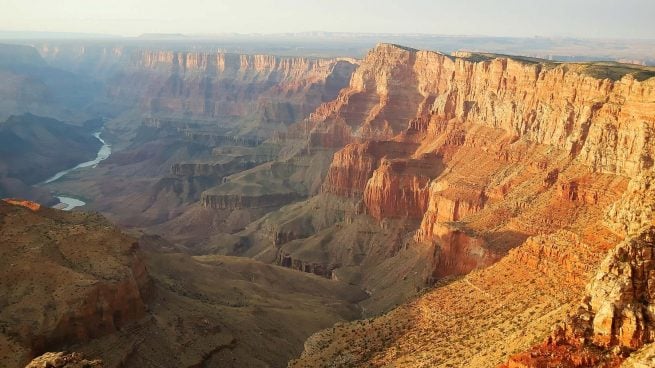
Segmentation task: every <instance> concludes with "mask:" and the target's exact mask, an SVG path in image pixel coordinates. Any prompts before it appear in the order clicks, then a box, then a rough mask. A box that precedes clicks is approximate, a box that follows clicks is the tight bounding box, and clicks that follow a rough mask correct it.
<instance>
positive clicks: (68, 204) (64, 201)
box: [41, 132, 111, 211]
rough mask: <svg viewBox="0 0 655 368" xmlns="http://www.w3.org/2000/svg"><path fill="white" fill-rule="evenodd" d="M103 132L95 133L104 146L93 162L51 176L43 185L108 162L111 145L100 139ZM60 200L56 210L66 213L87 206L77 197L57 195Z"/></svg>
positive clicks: (83, 163)
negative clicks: (79, 170)
mask: <svg viewBox="0 0 655 368" xmlns="http://www.w3.org/2000/svg"><path fill="white" fill-rule="evenodd" d="M100 133H101V132H95V133H93V136H94V137H96V138H97V139H98V140H99V141H100V143H102V146H101V147H100V149H99V150H98V154H97V155H96V158H95V159H93V160H91V161H86V162H82V163H81V164H78V165H77V166H75V167H72V168H70V169H66V170H62V171H60V172H58V173H56V174H55V175H53V176H51V177H50V178H48V179H47V180H46V181H44V182H43V183H41V184H48V183H52V182H53V181H56V180H59V179H61V178H63V177H64V176H66V174H68V173H70V172H72V171H75V170H77V169H82V168H85V167H92V168H93V167H96V166H98V164H99V163H100V162H101V161H104V160H106V159H107V158H108V157H109V156H110V155H111V145H109V144H108V143H107V142H105V141H104V140H103V139H102V138H101V137H100ZM56 197H57V198H58V199H59V202H60V203H59V204H58V205H56V206H55V207H56V208H59V209H62V210H64V211H70V210H72V209H73V208H75V207H81V206H84V205H85V204H86V202H84V201H83V200H81V199H79V198H75V197H70V196H63V195H57V196H56Z"/></svg>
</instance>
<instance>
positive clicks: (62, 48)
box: [39, 44, 354, 133]
mask: <svg viewBox="0 0 655 368" xmlns="http://www.w3.org/2000/svg"><path fill="white" fill-rule="evenodd" d="M39 51H40V53H41V55H42V56H43V57H44V58H45V59H46V60H48V61H49V62H51V63H53V64H54V65H58V66H62V67H66V68H68V69H70V70H73V71H76V72H79V73H82V74H85V75H93V76H96V77H99V78H100V79H101V80H102V81H104V83H105V88H106V94H107V103H108V104H109V105H111V106H114V107H116V108H120V109H124V108H126V107H136V108H138V110H139V111H140V112H141V113H143V114H145V115H148V116H154V117H166V118H186V119H189V118H196V119H204V120H211V121H216V120H218V121H220V122H221V123H223V124H227V123H234V120H240V123H241V125H244V124H245V123H248V124H250V126H249V127H248V128H250V130H252V128H253V127H257V126H259V125H263V126H266V125H268V124H273V125H279V124H289V123H294V122H296V121H300V120H302V118H303V117H304V116H305V115H307V114H309V113H310V112H312V111H313V110H314V109H315V108H316V107H317V106H318V105H319V104H321V103H322V102H326V101H330V100H332V99H333V98H334V97H335V96H336V95H337V93H338V92H339V90H340V89H341V88H342V87H344V86H345V85H347V83H348V81H349V80H350V75H351V73H352V71H353V69H354V64H353V63H352V62H350V61H346V60H344V59H320V58H307V57H281V56H273V55H239V54H226V53H216V52H213V53H212V52H194V51H173V50H170V49H165V48H164V49H157V48H149V47H128V46H117V47H109V46H106V47H104V46H100V45H91V46H88V47H87V46H81V45H73V44H72V45H47V44H46V45H41V46H40V48H39ZM239 128H241V131H240V132H241V133H245V132H248V130H249V129H248V128H244V127H239V126H237V130H238V129H239Z"/></svg>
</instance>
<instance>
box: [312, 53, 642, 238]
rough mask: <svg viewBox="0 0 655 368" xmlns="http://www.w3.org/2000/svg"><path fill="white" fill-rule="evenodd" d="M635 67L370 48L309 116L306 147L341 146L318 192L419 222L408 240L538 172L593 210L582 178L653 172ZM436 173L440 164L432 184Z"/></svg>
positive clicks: (589, 187)
mask: <svg viewBox="0 0 655 368" xmlns="http://www.w3.org/2000/svg"><path fill="white" fill-rule="evenodd" d="M638 71H639V70H638V69H637V68H636V67H635V69H631V67H630V66H627V67H621V68H619V67H615V68H612V67H611V66H605V65H592V64H556V63H551V62H548V61H545V60H539V59H530V58H521V57H506V56H500V55H489V54H471V53H459V54H457V55H456V56H448V55H444V54H440V53H437V52H430V51H418V50H413V49H409V48H405V47H400V46H396V45H388V44H381V45H378V46H377V47H376V48H375V49H373V50H371V51H370V52H369V53H368V55H367V56H366V57H365V58H364V60H363V61H362V63H361V65H360V66H359V67H358V68H357V70H356V71H355V73H354V74H353V77H352V79H351V82H350V86H349V87H347V88H344V89H343V90H342V91H341V92H340V94H339V96H338V97H337V99H336V100H334V101H332V102H329V103H326V104H323V105H322V106H321V107H319V108H318V109H317V110H316V112H315V113H313V114H312V115H311V116H310V118H309V119H308V124H311V125H312V134H314V136H322V137H323V138H321V139H312V138H311V137H310V144H315V145H320V144H322V143H326V145H328V146H329V145H332V144H335V142H336V143H337V144H346V143H350V144H348V145H347V146H346V147H345V148H343V149H342V150H341V151H339V152H337V153H336V154H335V156H334V160H333V163H332V165H331V167H330V169H329V171H328V175H327V178H326V181H325V183H324V191H327V192H330V193H335V194H339V195H343V196H350V195H353V194H361V193H363V198H364V203H365V204H366V207H367V209H368V212H369V213H371V214H372V215H373V216H374V217H376V218H378V219H381V218H384V217H389V218H394V217H399V216H409V217H414V218H418V219H421V220H422V225H421V227H420V230H419V232H418V235H417V238H418V239H419V240H425V239H429V238H430V235H429V234H430V233H431V230H430V229H431V227H433V226H434V224H435V222H453V221H461V220H462V219H465V218H466V217H467V216H470V215H472V214H474V213H476V212H479V211H480V210H481V209H482V208H483V207H484V206H485V205H487V204H490V203H488V202H491V203H493V202H494V201H496V202H497V201H499V200H503V199H504V198H506V197H507V196H508V193H509V192H511V191H513V190H514V191H515V190H516V188H517V187H519V186H520V185H521V183H522V182H528V181H530V180H535V179H536V177H539V176H542V175H543V176H542V177H540V178H539V179H536V180H539V181H540V182H544V183H545V184H544V187H545V188H549V187H550V185H555V186H556V187H557V188H559V189H558V190H559V193H560V194H559V196H560V197H561V198H562V199H563V200H567V201H574V202H578V203H582V204H586V205H594V204H598V202H599V199H598V196H599V195H602V194H603V193H602V192H604V190H605V188H596V186H597V185H596V183H594V182H593V180H590V179H589V178H585V175H586V174H587V173H597V174H608V175H618V176H621V177H634V176H637V175H640V174H641V173H643V172H647V171H649V170H651V169H652V167H653V157H654V155H655V140H653V139H652V135H653V129H655V118H654V117H653V115H652V107H653V106H652V104H653V103H652V101H653V99H655V79H646V80H640V79H643V76H642V75H641V74H637V72H638ZM603 73H605V74H603ZM633 74H634V75H633ZM653 75H655V72H654V73H653ZM605 76H607V77H609V78H604V77H605ZM344 126H345V128H344ZM344 129H345V131H346V132H350V135H348V136H347V137H345V139H342V138H343V137H342V136H341V134H342V133H343V132H344ZM334 132H339V134H337V135H336V136H333V137H331V138H334V139H329V138H325V136H330V134H331V133H334ZM392 137H393V139H392ZM380 140H381V141H380ZM374 147H379V148H378V149H377V151H378V152H379V153H375V151H376V150H375V149H373V148H374ZM464 153H466V155H464ZM430 155H431V156H430ZM383 156H387V159H382V158H383ZM467 159H468V160H478V162H479V163H480V165H478V166H477V167H476V166H475V165H472V164H467V163H464V162H463V160H467ZM437 162H440V163H439V164H437ZM435 165H436V166H439V165H442V166H444V167H445V168H446V172H445V173H443V175H441V177H440V178H437V177H438V176H439V175H440V174H441V171H442V170H443V169H444V168H443V167H441V168H436V167H434V166H435ZM574 166H575V169H574V168H573V167H574ZM401 167H402V168H403V169H395V170H394V169H393V168H401ZM407 168H411V170H408V169H407ZM541 170H547V171H548V172H549V175H550V177H548V176H547V175H546V173H543V174H542V173H541ZM408 171H411V175H409V176H408ZM512 171H513V172H512ZM526 171H530V172H529V173H528V174H529V175H530V176H532V178H528V177H527V176H526V175H525V172H526ZM471 176H474V177H471ZM445 178H448V179H450V180H445ZM549 181H552V183H550V182H549ZM430 182H432V184H430ZM403 206H404V207H405V208H403V209H398V208H399V207H403ZM383 208H388V209H396V210H395V211H389V210H386V211H385V210H383Z"/></svg>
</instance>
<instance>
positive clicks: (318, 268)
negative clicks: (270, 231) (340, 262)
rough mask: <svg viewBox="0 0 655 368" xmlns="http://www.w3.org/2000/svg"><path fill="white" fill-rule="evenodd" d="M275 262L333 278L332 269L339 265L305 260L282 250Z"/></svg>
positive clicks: (293, 268)
mask: <svg viewBox="0 0 655 368" xmlns="http://www.w3.org/2000/svg"><path fill="white" fill-rule="evenodd" d="M275 263H276V264H277V265H280V266H282V267H287V268H291V269H292V270H297V271H302V272H307V273H313V274H314V275H318V276H322V277H326V278H331V277H332V270H333V269H335V268H336V267H337V266H336V265H333V266H325V265H323V264H321V263H317V262H305V261H303V260H301V259H294V258H293V256H291V255H289V254H285V253H282V252H280V253H278V255H277V258H276V260H275Z"/></svg>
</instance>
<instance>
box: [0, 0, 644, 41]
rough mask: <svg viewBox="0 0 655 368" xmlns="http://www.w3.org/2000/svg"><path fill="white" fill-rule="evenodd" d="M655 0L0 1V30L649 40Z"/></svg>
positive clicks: (122, 33) (132, 34) (130, 34)
mask: <svg viewBox="0 0 655 368" xmlns="http://www.w3.org/2000/svg"><path fill="white" fill-rule="evenodd" d="M654 19H655V0H538V1H535V0H448V1H446V0H401V1H392V0H370V1H369V0H314V1H312V0H270V1H267V0H175V1H168V0H0V30H2V31H39V32H81V33H105V34H114V35H124V36H137V35H139V34H143V33H184V34H216V33H285V32H307V31H328V32H366V33H426V34H440V35H477V36H480V35H486V36H516V37H534V36H544V37H553V36H555V37H580V38H639V39H655V25H654V24H655V23H654Z"/></svg>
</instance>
